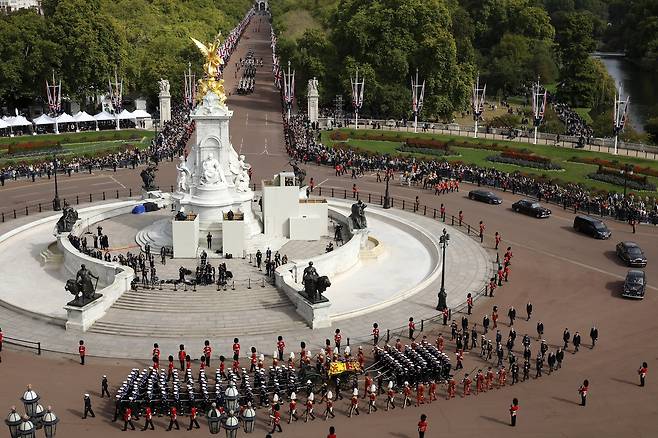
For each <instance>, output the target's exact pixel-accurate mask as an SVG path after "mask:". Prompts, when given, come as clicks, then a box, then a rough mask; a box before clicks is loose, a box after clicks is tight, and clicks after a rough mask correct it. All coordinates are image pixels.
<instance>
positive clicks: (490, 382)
mask: <svg viewBox="0 0 658 438" xmlns="http://www.w3.org/2000/svg"><path fill="white" fill-rule="evenodd" d="M485 381H486V388H487V390H491V389H493V381H494V372H493V370H492V369H491V367H489V369H487V376H486V378H485Z"/></svg>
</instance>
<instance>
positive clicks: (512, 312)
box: [507, 306, 516, 326]
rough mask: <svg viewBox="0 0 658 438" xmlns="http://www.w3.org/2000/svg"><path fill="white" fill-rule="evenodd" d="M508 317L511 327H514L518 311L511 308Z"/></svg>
mask: <svg viewBox="0 0 658 438" xmlns="http://www.w3.org/2000/svg"><path fill="white" fill-rule="evenodd" d="M507 316H508V317H509V325H510V326H513V325H514V320H515V319H516V309H515V308H514V306H512V307H510V308H509V310H508V311H507Z"/></svg>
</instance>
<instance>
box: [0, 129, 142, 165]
mask: <svg viewBox="0 0 658 438" xmlns="http://www.w3.org/2000/svg"><path fill="white" fill-rule="evenodd" d="M150 143H151V138H150V137H147V136H144V137H142V138H140V139H138V140H111V141H89V142H82V143H67V144H63V145H62V149H61V150H60V151H58V152H57V156H58V157H60V158H69V157H72V156H81V155H97V154H106V153H111V152H113V151H116V150H118V149H121V148H123V147H125V146H126V145H131V146H133V147H137V148H139V149H145V148H147V147H148V146H149V145H150ZM49 157H52V153H44V154H39V155H30V156H24V157H20V156H19V157H12V156H11V155H9V154H7V153H6V150H4V151H3V150H0V166H5V165H8V164H14V163H30V162H33V161H42V160H44V159H45V158H49Z"/></svg>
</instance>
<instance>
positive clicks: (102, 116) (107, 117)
mask: <svg viewBox="0 0 658 438" xmlns="http://www.w3.org/2000/svg"><path fill="white" fill-rule="evenodd" d="M94 120H96V121H97V122H103V121H107V120H115V118H114V116H113V115H112V114H110V113H108V112H107V111H101V112H100V113H98V114H96V115H95V116H94Z"/></svg>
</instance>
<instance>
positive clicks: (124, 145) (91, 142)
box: [0, 129, 154, 167]
mask: <svg viewBox="0 0 658 438" xmlns="http://www.w3.org/2000/svg"><path fill="white" fill-rule="evenodd" d="M153 135H154V133H153V132H152V131H144V130H136V129H126V130H120V131H98V132H96V131H93V132H77V133H75V132H72V133H61V134H46V135H38V136H19V137H11V138H10V137H5V138H0V167H4V166H10V165H13V164H17V163H30V162H35V161H43V160H44V159H48V158H50V157H52V156H53V155H54V154H57V156H58V157H60V158H64V159H66V158H67V157H72V156H87V157H90V156H102V155H105V154H109V153H112V152H116V151H120V150H125V149H128V148H138V149H144V148H147V147H148V146H149V144H150V142H151V139H152V138H153Z"/></svg>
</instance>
